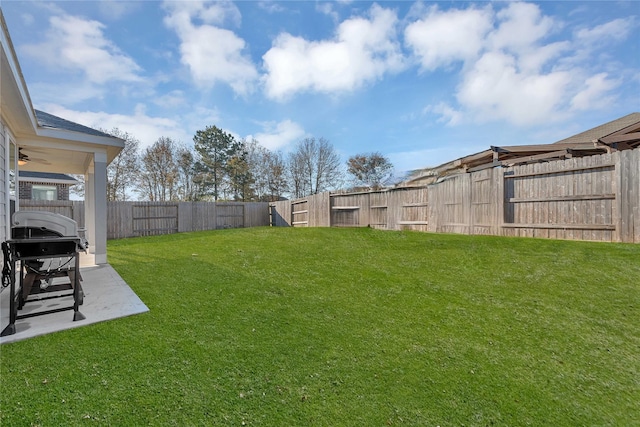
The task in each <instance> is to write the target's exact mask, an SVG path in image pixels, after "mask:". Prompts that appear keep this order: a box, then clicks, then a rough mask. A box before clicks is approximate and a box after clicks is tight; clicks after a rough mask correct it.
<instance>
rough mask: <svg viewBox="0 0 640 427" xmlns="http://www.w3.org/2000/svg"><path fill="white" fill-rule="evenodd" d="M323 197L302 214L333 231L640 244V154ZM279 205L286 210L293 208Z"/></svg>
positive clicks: (522, 167) (491, 171)
mask: <svg viewBox="0 0 640 427" xmlns="http://www.w3.org/2000/svg"><path fill="white" fill-rule="evenodd" d="M318 196H319V195H318ZM314 197H317V196H314ZM326 197H329V198H330V199H329V200H330V203H320V204H316V205H314V207H311V206H309V208H308V209H309V214H310V215H312V216H316V217H322V216H323V215H325V216H328V215H330V216H331V225H334V226H345V225H350V226H354V225H357V226H366V225H369V226H371V227H376V228H385V229H388V230H399V229H402V228H410V229H414V230H423V231H431V232H447V233H465V234H493V235H503V236H523V237H543V238H557V239H574V240H596V241H623V242H635V243H640V149H635V150H625V151H620V152H614V153H609V154H602V155H598V156H589V157H581V158H572V159H566V160H555V161H549V162H541V163H532V164H525V165H517V166H512V167H509V168H491V169H485V170H480V171H476V172H472V173H461V174H458V175H452V176H448V177H445V178H444V179H442V180H441V181H439V182H437V183H435V184H431V185H429V186H427V187H417V188H396V189H390V190H386V191H378V192H371V193H356V194H331V195H329V193H326ZM310 200H311V199H310ZM279 203H282V204H281V205H278V206H277V210H278V211H279V212H285V209H287V206H291V204H292V203H296V202H295V201H294V202H279ZM355 207H357V208H358V209H355ZM347 208H349V209H347ZM272 224H274V222H273V221H272ZM314 224H316V225H314V226H326V225H322V224H321V223H320V222H316V223H314Z"/></svg>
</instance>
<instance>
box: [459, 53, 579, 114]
mask: <svg viewBox="0 0 640 427" xmlns="http://www.w3.org/2000/svg"><path fill="white" fill-rule="evenodd" d="M515 62H516V61H515V59H514V58H513V56H510V55H507V54H505V53H500V52H488V53H486V54H484V55H483V56H482V58H480V60H478V62H476V63H475V64H474V66H473V67H472V69H471V70H469V71H468V72H467V73H466V74H465V76H464V79H463V81H462V84H461V85H460V88H459V90H458V93H457V99H458V101H459V102H460V104H461V105H463V106H464V107H465V108H466V109H468V110H471V111H472V112H473V114H474V115H475V116H476V117H478V118H479V119H480V120H483V121H484V120H507V121H509V122H511V123H513V124H516V125H520V126H523V125H529V124H533V123H542V122H544V121H547V120H554V119H557V117H554V116H556V115H557V113H558V107H559V106H560V105H561V103H562V102H563V101H564V99H565V96H566V91H567V88H568V85H569V84H570V83H571V81H572V78H573V76H572V75H571V73H569V72H566V71H557V72H552V73H548V74H536V73H523V72H521V71H519V70H518V68H517V67H516V63H515Z"/></svg>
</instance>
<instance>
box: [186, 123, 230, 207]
mask: <svg viewBox="0 0 640 427" xmlns="http://www.w3.org/2000/svg"><path fill="white" fill-rule="evenodd" d="M193 142H194V147H195V150H196V153H197V154H198V160H197V161H196V164H195V170H196V178H195V182H196V183H197V184H198V185H199V188H200V189H201V191H202V194H201V195H200V197H201V198H202V197H207V196H210V197H213V200H218V198H219V197H220V194H221V192H222V189H223V184H224V179H225V177H226V176H227V168H228V162H229V160H230V159H231V158H232V157H233V156H235V155H236V154H237V153H238V151H239V150H240V144H239V143H238V142H237V141H236V140H235V138H234V137H233V135H231V134H229V133H227V132H225V131H223V130H222V129H220V128H218V127H216V126H207V127H206V128H205V129H204V130H199V131H197V132H196V134H195V136H194V137H193Z"/></svg>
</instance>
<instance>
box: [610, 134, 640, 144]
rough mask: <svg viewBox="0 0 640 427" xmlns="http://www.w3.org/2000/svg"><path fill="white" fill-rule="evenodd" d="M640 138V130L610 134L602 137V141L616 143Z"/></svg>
mask: <svg viewBox="0 0 640 427" xmlns="http://www.w3.org/2000/svg"><path fill="white" fill-rule="evenodd" d="M636 140H640V132H633V133H626V134H621V135H609V136H605V137H604V138H600V141H602V142H604V143H605V144H614V143H616V142H631V141H636Z"/></svg>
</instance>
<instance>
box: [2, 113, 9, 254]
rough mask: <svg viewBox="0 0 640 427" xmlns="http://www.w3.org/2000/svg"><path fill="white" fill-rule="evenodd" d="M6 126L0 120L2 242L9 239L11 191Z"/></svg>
mask: <svg viewBox="0 0 640 427" xmlns="http://www.w3.org/2000/svg"><path fill="white" fill-rule="evenodd" d="M5 135H6V127H5V125H4V123H2V122H0V242H4V241H5V240H7V228H8V227H9V219H8V216H7V211H8V207H7V200H8V198H9V197H8V193H9V183H8V181H7V177H6V170H7V169H6V165H7V159H6V152H7V145H8V144H9V141H7V140H6V138H5Z"/></svg>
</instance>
